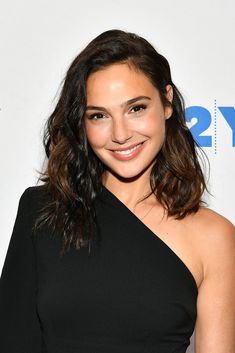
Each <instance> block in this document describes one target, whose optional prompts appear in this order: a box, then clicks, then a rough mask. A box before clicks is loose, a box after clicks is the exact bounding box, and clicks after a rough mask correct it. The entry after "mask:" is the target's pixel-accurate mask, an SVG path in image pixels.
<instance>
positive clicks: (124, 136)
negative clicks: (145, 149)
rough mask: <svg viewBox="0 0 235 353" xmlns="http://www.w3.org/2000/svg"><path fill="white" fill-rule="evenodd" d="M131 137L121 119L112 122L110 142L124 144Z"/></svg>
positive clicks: (126, 124) (124, 122) (123, 120)
mask: <svg viewBox="0 0 235 353" xmlns="http://www.w3.org/2000/svg"><path fill="white" fill-rule="evenodd" d="M131 137H132V131H131V130H130V128H129V127H128V123H127V122H126V121H125V119H124V118H123V117H122V118H120V119H118V120H113V124H112V141H113V142H116V143H120V144H124V143H125V142H126V141H128V140H129V139H130V138H131Z"/></svg>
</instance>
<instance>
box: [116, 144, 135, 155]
mask: <svg viewBox="0 0 235 353" xmlns="http://www.w3.org/2000/svg"><path fill="white" fill-rule="evenodd" d="M140 145H141V143H140V144H139V145H136V146H135V147H133V148H131V149H129V150H125V151H114V152H115V153H119V154H123V155H127V154H130V153H131V152H133V151H134V150H136V149H137V148H138V147H140Z"/></svg>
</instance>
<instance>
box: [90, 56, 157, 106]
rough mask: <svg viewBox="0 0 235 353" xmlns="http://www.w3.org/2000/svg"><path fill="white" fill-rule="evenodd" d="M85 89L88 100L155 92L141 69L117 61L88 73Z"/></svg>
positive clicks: (128, 96)
mask: <svg viewBox="0 0 235 353" xmlns="http://www.w3.org/2000/svg"><path fill="white" fill-rule="evenodd" d="M86 91H87V99H88V100H91V99H92V100H93V99H95V100H99V99H101V100H103V99H104V98H105V99H106V101H107V99H109V98H111V97H114V96H116V97H117V98H118V97H120V99H121V98H123V99H124V98H127V99H129V98H132V97H133V96H138V95H147V94H149V95H151V94H154V93H155V92H156V88H155V87H154V86H153V84H152V83H151V81H150V79H149V78H148V77H147V76H146V75H145V74H144V73H143V72H142V71H139V70H137V69H136V68H134V67H131V66H130V65H128V64H120V63H119V64H114V65H110V66H108V67H107V68H104V69H102V70H99V71H96V72H94V73H92V74H90V76H89V77H88V79H87V84H86Z"/></svg>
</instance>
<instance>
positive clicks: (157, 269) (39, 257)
mask: <svg viewBox="0 0 235 353" xmlns="http://www.w3.org/2000/svg"><path fill="white" fill-rule="evenodd" d="M46 197H47V196H46V195H45V191H44V188H43V187H42V186H40V187H33V188H29V189H27V190H26V191H25V192H24V194H23V195H22V197H21V200H20V204H19V209H18V214H17V218H16V222H15V226H14V230H13V234H12V237H11V241H10V244H9V248H8V252H7V256H6V259H5V263H4V267H3V271H2V276H1V282H0V283H1V284H0V351H1V352H2V353H184V352H185V351H186V348H187V346H188V345H189V339H190V336H191V334H192V332H193V329H194V325H195V320H196V299H197V288H196V283H195V280H194V278H193V276H192V274H191V273H190V271H189V270H188V268H187V267H186V266H185V265H184V263H183V262H182V261H181V260H180V259H179V257H178V256H177V255H176V254H175V253H174V252H173V251H172V250H171V249H170V248H169V247H168V246H167V245H166V244H165V243H164V242H163V241H162V240H161V239H160V238H159V237H157V236H156V235H155V234H153V233H152V232H151V231H150V230H149V229H148V228H147V227H146V226H145V225H144V224H143V223H142V222H141V221H140V220H139V219H138V218H137V217H136V216H135V215H134V214H133V213H132V212H131V211H130V210H129V209H128V208H127V207H126V206H125V205H124V204H123V203H121V202H120V201H119V200H118V199H117V198H116V197H115V196H114V195H113V194H112V193H111V192H110V191H108V190H107V189H106V188H105V187H104V188H103V191H102V193H101V194H100V195H99V197H98V198H97V200H96V204H95V208H96V213H97V222H98V224H99V227H100V235H101V242H100V244H98V245H96V247H94V248H93V250H92V251H91V253H90V254H89V253H88V250H87V248H82V249H81V250H79V251H78V250H75V249H71V250H70V251H69V252H68V253H66V254H65V255H64V256H63V257H60V256H59V252H60V247H61V243H60V237H59V235H58V234H57V236H56V237H53V236H51V232H50V229H49V228H46V227H44V228H43V229H42V230H41V231H40V232H39V233H38V234H37V237H36V238H33V237H32V235H31V233H32V231H31V230H32V227H33V224H34V221H35V217H37V214H38V210H39V209H40V207H41V206H42V205H43V204H44V203H45V200H46Z"/></svg>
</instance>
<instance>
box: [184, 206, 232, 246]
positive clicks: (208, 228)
mask: <svg viewBox="0 0 235 353" xmlns="http://www.w3.org/2000/svg"><path fill="white" fill-rule="evenodd" d="M189 225H191V226H192V227H193V228H194V232H195V233H196V234H197V236H198V237H200V236H202V237H203V238H208V241H210V238H212V239H214V240H215V238H217V240H219V239H220V238H221V241H222V240H223V239H231V240H233V238H234V236H235V227H234V225H233V224H232V223H231V222H230V221H229V220H228V219H227V218H225V217H224V216H222V215H220V214H219V213H217V212H215V211H213V210H211V209H210V208H206V207H201V208H200V209H199V211H198V212H197V213H196V214H195V215H193V216H192V217H190V220H189ZM205 240H206V239H205Z"/></svg>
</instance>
